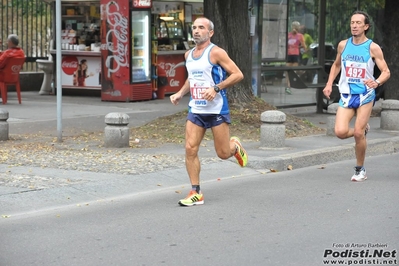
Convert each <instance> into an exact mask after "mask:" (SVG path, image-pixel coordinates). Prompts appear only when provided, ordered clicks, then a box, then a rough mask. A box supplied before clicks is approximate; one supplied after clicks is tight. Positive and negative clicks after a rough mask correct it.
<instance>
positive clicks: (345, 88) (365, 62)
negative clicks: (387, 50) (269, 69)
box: [323, 11, 390, 181]
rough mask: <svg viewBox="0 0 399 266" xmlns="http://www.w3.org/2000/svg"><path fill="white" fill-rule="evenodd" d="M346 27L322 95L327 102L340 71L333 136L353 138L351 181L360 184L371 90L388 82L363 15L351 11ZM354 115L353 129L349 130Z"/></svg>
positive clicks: (368, 24) (379, 50)
mask: <svg viewBox="0 0 399 266" xmlns="http://www.w3.org/2000/svg"><path fill="white" fill-rule="evenodd" d="M350 27H351V33H352V37H350V38H349V39H347V40H343V41H341V42H340V43H339V44H338V51H337V52H338V53H337V58H336V59H335V62H334V64H333V65H332V67H331V72H330V75H329V78H328V81H327V84H326V87H325V88H324V90H323V92H324V95H325V96H326V97H327V98H329V96H330V95H331V91H332V84H333V81H334V79H335V77H336V76H337V75H338V73H339V71H340V70H341V76H340V80H339V84H338V86H339V91H340V94H341V99H340V101H339V108H338V111H337V115H336V120H335V121H336V122H335V135H336V136H337V137H338V138H340V139H346V138H350V137H352V136H353V137H354V138H355V143H356V144H355V154H356V166H355V173H354V174H353V176H352V178H351V180H352V181H364V180H366V179H367V175H366V169H365V168H364V159H365V156H366V147H367V142H366V134H367V131H368V130H369V128H370V126H369V124H368V121H369V118H370V115H371V111H372V108H373V105H374V99H375V91H374V89H375V88H377V87H378V86H380V85H381V84H383V83H385V82H386V81H387V80H388V79H389V77H390V72H389V69H388V66H387V64H386V62H385V60H384V55H383V53H382V50H381V48H380V46H378V45H377V44H376V43H374V42H373V41H372V40H370V39H368V38H367V37H366V34H367V32H368V30H369V29H370V19H369V16H368V15H367V13H365V12H362V11H355V12H354V13H353V15H352V17H351V24H350ZM375 64H377V67H378V68H379V69H380V71H381V75H380V76H379V77H378V78H377V79H374V77H373V72H374V65H375ZM355 114H356V120H355V127H354V128H349V123H350V121H351V120H352V118H353V117H354V116H355Z"/></svg>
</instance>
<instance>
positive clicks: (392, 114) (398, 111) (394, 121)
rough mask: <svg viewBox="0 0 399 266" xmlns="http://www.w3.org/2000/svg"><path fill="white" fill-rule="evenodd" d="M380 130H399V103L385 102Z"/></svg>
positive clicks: (382, 105) (395, 101) (394, 101)
mask: <svg viewBox="0 0 399 266" xmlns="http://www.w3.org/2000/svg"><path fill="white" fill-rule="evenodd" d="M381 108H382V110H381V120H380V128H381V129H386V130H399V101H398V100H385V101H383V102H382V104H381Z"/></svg>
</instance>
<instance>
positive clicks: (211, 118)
mask: <svg viewBox="0 0 399 266" xmlns="http://www.w3.org/2000/svg"><path fill="white" fill-rule="evenodd" d="M187 120H189V121H191V122H193V123H194V124H196V125H197V126H199V127H203V128H212V127H216V126H218V125H220V124H222V123H227V124H230V123H231V120H230V114H227V115H216V114H193V113H188V115H187Z"/></svg>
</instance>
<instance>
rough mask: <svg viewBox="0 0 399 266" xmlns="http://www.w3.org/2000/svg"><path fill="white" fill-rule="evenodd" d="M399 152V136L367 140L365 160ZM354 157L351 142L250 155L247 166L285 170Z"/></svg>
mask: <svg viewBox="0 0 399 266" xmlns="http://www.w3.org/2000/svg"><path fill="white" fill-rule="evenodd" d="M398 152H399V137H393V138H389V139H386V138H385V139H374V140H369V141H368V142H367V151H366V160H367V157H370V156H378V155H384V154H392V153H398ZM351 159H356V157H355V149H354V143H353V144H345V145H340V146H336V147H330V148H322V149H316V150H310V151H303V152H295V153H290V154H286V155H280V156H276V157H269V158H262V157H259V156H258V157H252V158H251V161H250V162H248V167H250V168H252V169H257V170H259V169H274V170H277V171H284V170H287V167H288V166H289V165H291V166H292V168H293V169H299V168H304V167H309V166H315V165H323V164H327V163H334V162H339V161H345V160H351Z"/></svg>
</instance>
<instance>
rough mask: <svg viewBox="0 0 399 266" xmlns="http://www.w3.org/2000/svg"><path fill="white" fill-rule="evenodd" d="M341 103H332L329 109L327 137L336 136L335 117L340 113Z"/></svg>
mask: <svg viewBox="0 0 399 266" xmlns="http://www.w3.org/2000/svg"><path fill="white" fill-rule="evenodd" d="M338 107H339V103H332V104H330V105H329V106H328V108H327V113H328V114H330V115H329V116H328V117H327V132H326V135H327V136H335V117H336V114H337V111H338Z"/></svg>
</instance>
